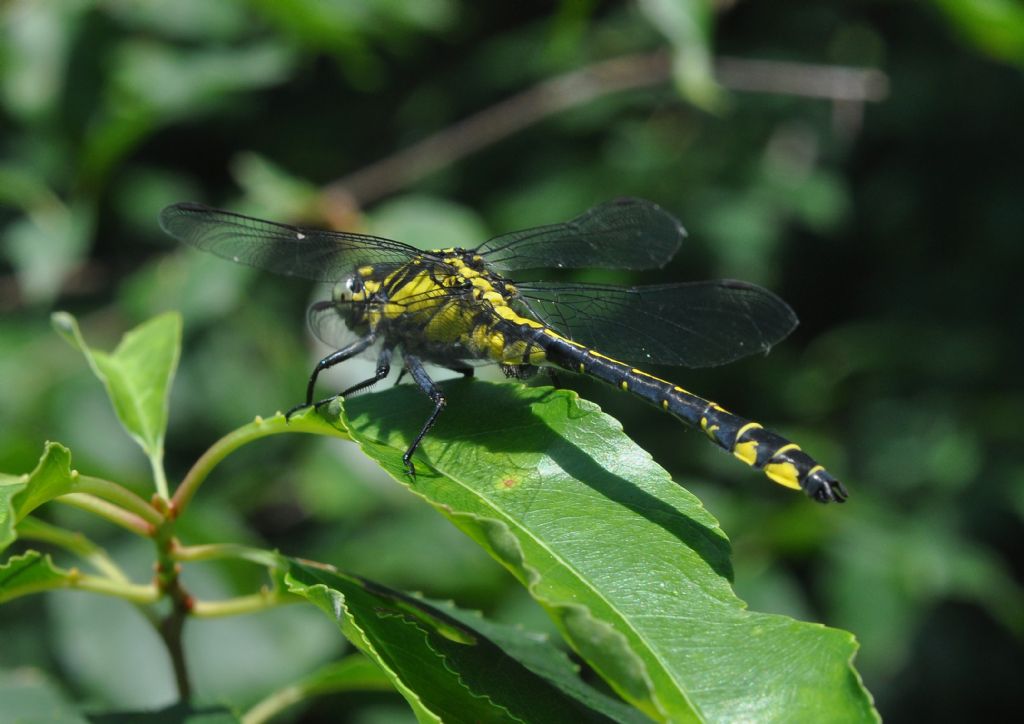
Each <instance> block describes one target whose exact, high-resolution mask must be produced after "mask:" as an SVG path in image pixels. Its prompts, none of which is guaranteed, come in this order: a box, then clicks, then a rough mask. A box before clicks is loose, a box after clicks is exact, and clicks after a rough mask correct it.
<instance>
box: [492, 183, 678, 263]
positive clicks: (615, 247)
mask: <svg viewBox="0 0 1024 724" xmlns="http://www.w3.org/2000/svg"><path fill="white" fill-rule="evenodd" d="M684 236H686V231H685V230H684V229H683V227H682V226H681V225H680V224H679V221H678V220H677V219H676V218H675V217H674V216H672V215H671V214H669V213H668V212H667V211H665V210H664V209H662V208H661V207H659V206H658V205H657V204H654V203H651V202H650V201H644V200H643V199H616V200H615V201H609V202H607V203H604V204H601V205H600V206H595V207H594V208H592V209H590V210H589V211H587V212H585V213H583V214H581V215H580V216H577V217H576V218H575V219H572V220H571V221H566V222H565V223H562V224H551V225H549V226H538V227H536V228H533V229H524V230H523V231H513V232H511V233H508V234H502V235H501V236H496V237H494V238H493V239H491V240H489V241H486V242H484V243H483V244H482V245H481V246H480V247H479V248H478V249H477V250H476V251H477V253H478V254H481V255H482V256H483V257H484V259H485V260H486V261H487V263H488V264H489V265H490V266H492V267H494V268H496V269H539V268H541V267H562V268H567V269H580V268H607V269H653V268H656V267H661V266H664V265H665V264H666V263H667V262H668V260H669V259H671V258H672V256H673V255H674V254H675V253H676V251H678V249H679V245H680V243H682V240H683V237H684Z"/></svg>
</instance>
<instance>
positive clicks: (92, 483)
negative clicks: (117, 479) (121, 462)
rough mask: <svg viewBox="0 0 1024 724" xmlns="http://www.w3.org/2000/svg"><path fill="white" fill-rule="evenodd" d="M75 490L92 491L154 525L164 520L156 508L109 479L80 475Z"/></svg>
mask: <svg viewBox="0 0 1024 724" xmlns="http://www.w3.org/2000/svg"><path fill="white" fill-rule="evenodd" d="M75 491H76V492H79V493H90V494H92V495H94V496H96V497H97V498H102V499H103V500H106V501H108V502H111V503H114V504H116V505H118V506H120V507H122V508H124V509H125V510H127V511H129V512H132V513H134V514H135V515H137V516H139V517H140V518H142V519H143V520H145V521H146V522H147V523H150V524H152V525H153V526H159V525H161V524H162V523H163V522H164V517H163V516H162V515H160V513H159V512H157V510H156V508H154V507H153V506H152V505H150V504H149V503H148V502H146V501H145V500H143V499H142V498H140V497H139V496H138V495H136V494H135V493H133V492H132V491H130V490H128V488H126V487H124V486H123V485H119V484H117V483H114V482H111V481H109V480H103V479H102V478H94V477H92V476H90V475H79V476H78V478H77V479H76V481H75Z"/></svg>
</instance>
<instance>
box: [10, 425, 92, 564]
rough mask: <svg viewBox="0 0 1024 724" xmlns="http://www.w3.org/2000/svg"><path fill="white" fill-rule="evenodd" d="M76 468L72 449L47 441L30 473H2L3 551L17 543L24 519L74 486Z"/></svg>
mask: <svg viewBox="0 0 1024 724" xmlns="http://www.w3.org/2000/svg"><path fill="white" fill-rule="evenodd" d="M77 477H78V473H77V471H74V470H72V469H71V452H70V451H69V450H68V449H67V448H66V447H64V446H63V445H61V444H60V443H56V442H48V443H46V447H45V448H44V450H43V455H42V457H40V458H39V462H38V463H37V464H36V467H35V469H34V470H33V471H32V472H31V473H28V474H27V475H19V476H13V475H0V551H3V550H4V549H5V548H7V546H9V545H10V544H11V543H13V542H14V540H15V539H16V538H17V534H16V532H15V530H14V526H16V525H17V524H18V523H19V522H20V521H21V520H22V518H24V517H25V516H26V515H28V514H29V513H31V512H32V511H33V510H35V509H36V508H38V507H39V506H40V505H42V504H43V503H45V502H47V501H50V500H53V499H54V498H56V497H57V496H60V495H64V494H65V493H70V492H72V490H73V489H74V484H75V480H76V479H77Z"/></svg>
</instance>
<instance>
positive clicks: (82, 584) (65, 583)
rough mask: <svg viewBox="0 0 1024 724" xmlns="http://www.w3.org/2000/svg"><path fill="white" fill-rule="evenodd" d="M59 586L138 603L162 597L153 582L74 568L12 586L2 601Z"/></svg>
mask: <svg viewBox="0 0 1024 724" xmlns="http://www.w3.org/2000/svg"><path fill="white" fill-rule="evenodd" d="M58 588H71V589H75V590H79V591H92V592H93V593H102V594H104V595H106V596H116V597H117V598H123V599H125V600H126V601H131V602H132V603H137V604H145V603H155V602H156V601H157V600H159V598H160V591H159V590H158V589H157V587H156V586H154V585H152V584H147V585H144V586H140V585H138V584H135V583H122V582H121V581H113V580H111V579H109V578H103V577H101V576H90V575H89V574H87V573H81V572H80V571H78V569H75V568H72V569H71V570H70V571H68V575H67V576H64V577H61V578H53V579H48V580H46V581H43V582H39V583H35V584H29V585H25V586H21V587H16V588H11V589H9V590H8V591H7V592H5V593H0V603H5V602H7V601H9V600H11V599H14V598H20V597H21V596H27V595H30V594H33V593H42V592H43V591H52V590H54V589H58Z"/></svg>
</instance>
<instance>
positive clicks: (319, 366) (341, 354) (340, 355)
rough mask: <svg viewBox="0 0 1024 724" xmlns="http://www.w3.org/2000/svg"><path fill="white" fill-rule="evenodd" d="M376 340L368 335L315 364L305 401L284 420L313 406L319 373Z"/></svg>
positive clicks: (348, 357)
mask: <svg viewBox="0 0 1024 724" xmlns="http://www.w3.org/2000/svg"><path fill="white" fill-rule="evenodd" d="M376 338H377V335H375V334H372V333H371V334H368V335H366V336H365V337H363V338H362V339H357V340H356V341H355V342H353V343H352V344H350V345H347V346H345V347H342V348H341V349H339V350H338V351H336V352H331V353H330V354H329V355H327V356H326V357H324V358H323V359H322V360H320V361H319V362H317V363H316V367H314V368H313V374H311V375H310V376H309V384H307V385H306V401H305V402H303V403H301V404H298V405H296V406H295V407H293V408H291V409H290V410H288V412H286V413H285V414H284V416H285V419H288V418H289V417H291V416H292V415H294V414H295V413H296V412H298V411H299V410H303V409H305V408H307V407H312V406H313V391H314V389H315V388H316V378H317V377H319V376H320V373H321V372H323V371H324V370H326V369H330V368H331V367H334V365H337V364H341V363H342V362H344V361H345V360H347V359H351V358H353V357H355V356H356V355H357V354H359V353H360V352H362V351H364V350H365V349H366V348H367V347H369V346H370V345H371V344H373V343H374V341H375V340H376ZM332 399H334V397H331V398H328V399H327V400H326V401H327V402H329V401H330V400H332ZM322 402H325V400H321V401H320V402H318V403H317V405H320V404H321V403H322Z"/></svg>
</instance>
